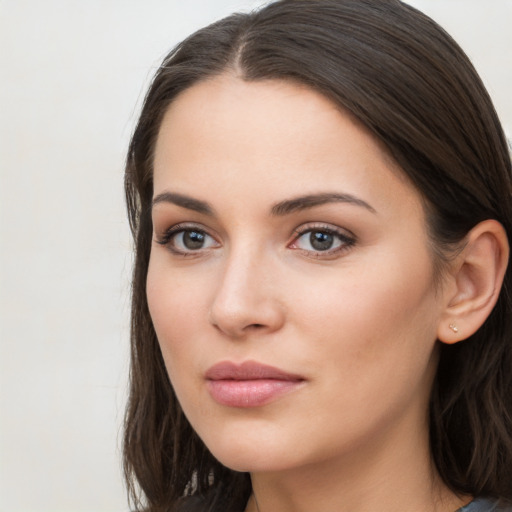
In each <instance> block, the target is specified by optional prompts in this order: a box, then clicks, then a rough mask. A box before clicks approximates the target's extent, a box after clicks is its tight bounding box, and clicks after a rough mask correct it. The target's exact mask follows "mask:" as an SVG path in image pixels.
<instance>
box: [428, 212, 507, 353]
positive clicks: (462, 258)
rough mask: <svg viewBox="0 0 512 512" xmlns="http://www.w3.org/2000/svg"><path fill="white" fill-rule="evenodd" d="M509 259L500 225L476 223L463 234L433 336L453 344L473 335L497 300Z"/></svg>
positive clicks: (495, 223)
mask: <svg viewBox="0 0 512 512" xmlns="http://www.w3.org/2000/svg"><path fill="white" fill-rule="evenodd" d="M508 258H509V244H508V240H507V234H506V232H505V229H504V228H503V226H502V225H501V224H500V223H499V222H498V221H496V220H485V221H483V222H480V223H479V224H477V225H476V226H475V227H474V228H473V229H472V230H471V231H470V232H469V233H468V235H467V237H466V242H465V246H464V248H463V250H462V251H461V253H460V254H459V255H458V256H457V258H456V259H455V261H454V265H453V267H452V268H451V271H450V279H451V280H452V283H453V284H454V286H451V287H450V292H449V295H448V296H445V297H444V300H445V301H446V307H445V310H444V312H443V315H442V316H441V319H440V323H439V327H438V333H437V337H438V339H439V340H440V341H442V342H443V343H449V344H452V343H457V342H458V341H462V340H465V339H466V338H468V337H469V336H471V335H472V334H474V333H475V332H476V331H477V330H478V329H479V328H480V327H481V326H482V324H483V323H484V322H485V320H486V319H487V317H488V316H489V315H490V313H491V311H492V310H493V308H494V306H495V305H496V302H497V300H498V297H499V294H500V290H501V286H502V283H503V278H504V276H505V271H506V269H507V264H508Z"/></svg>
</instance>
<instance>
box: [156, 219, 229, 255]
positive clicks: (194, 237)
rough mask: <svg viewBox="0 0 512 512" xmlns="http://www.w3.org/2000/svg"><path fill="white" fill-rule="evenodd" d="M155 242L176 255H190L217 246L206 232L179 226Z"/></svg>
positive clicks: (169, 230)
mask: <svg viewBox="0 0 512 512" xmlns="http://www.w3.org/2000/svg"><path fill="white" fill-rule="evenodd" d="M157 242H158V243H159V244H160V245H165V246H166V247H168V248H169V249H170V250H171V251H172V252H174V253H177V254H190V253H194V252H199V251H203V250H205V249H210V248H212V247H217V246H218V245H219V244H218V243H217V241H216V240H215V239H214V238H213V237H212V236H210V235H209V234H208V233H206V231H204V230H202V229H199V228H196V227H183V226H180V225H178V226H173V227H172V228H170V229H168V230H167V231H166V232H165V233H164V234H163V236H162V237H161V238H160V239H158V240H157Z"/></svg>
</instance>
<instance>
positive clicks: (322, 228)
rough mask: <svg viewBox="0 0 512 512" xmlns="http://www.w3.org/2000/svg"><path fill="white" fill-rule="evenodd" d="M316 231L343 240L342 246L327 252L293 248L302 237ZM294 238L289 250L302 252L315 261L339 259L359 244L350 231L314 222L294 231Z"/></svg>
mask: <svg viewBox="0 0 512 512" xmlns="http://www.w3.org/2000/svg"><path fill="white" fill-rule="evenodd" d="M314 231H318V232H324V233H328V234H331V235H334V236H336V237H338V239H339V240H341V242H342V243H341V245H340V246H338V247H335V248H334V249H327V250H325V251H320V250H314V249H312V250H308V249H302V248H300V247H293V244H295V243H296V242H297V241H298V240H299V239H300V238H301V237H302V236H304V235H305V234H307V233H311V232H314ZM293 233H294V238H293V240H292V241H291V242H290V243H289V244H288V247H289V248H292V249H294V250H297V251H301V252H302V253H304V254H305V255H306V256H309V257H313V258H315V259H322V258H323V259H334V258H336V257H339V256H341V255H342V253H345V252H346V251H348V250H350V248H351V247H352V246H354V245H355V244H356V242H357V237H356V236H355V235H354V233H352V232H351V231H349V230H348V229H345V228H341V227H339V226H335V225H332V224H326V223H322V222H312V223H307V224H302V225H301V226H299V227H298V228H296V229H294V231H293Z"/></svg>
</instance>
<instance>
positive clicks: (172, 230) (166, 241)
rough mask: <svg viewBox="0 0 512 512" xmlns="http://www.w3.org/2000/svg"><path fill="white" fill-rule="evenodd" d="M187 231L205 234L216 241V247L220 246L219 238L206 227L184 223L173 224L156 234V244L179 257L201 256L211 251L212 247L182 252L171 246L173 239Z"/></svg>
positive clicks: (194, 223) (193, 223)
mask: <svg viewBox="0 0 512 512" xmlns="http://www.w3.org/2000/svg"><path fill="white" fill-rule="evenodd" d="M186 231H197V232H200V233H204V234H205V235H206V236H208V237H209V238H211V239H212V240H214V241H215V243H216V246H217V247H218V246H220V243H219V242H218V240H217V237H216V236H214V235H212V234H211V233H210V230H209V229H207V228H206V227H204V226H202V225H201V224H198V223H196V222H182V223H178V224H173V225H172V226H170V227H169V228H167V229H165V230H164V231H163V232H162V233H160V234H157V233H156V232H155V242H156V243H157V244H159V245H162V246H164V247H166V248H167V249H168V250H169V251H171V252H172V253H173V254H176V255H179V256H199V255H200V254H203V253H205V252H206V251H208V250H210V249H211V248H212V247H206V248H204V249H203V248H200V249H197V250H192V249H190V250H181V249H178V248H176V247H174V246H173V245H172V244H171V241H172V239H173V238H174V237H175V236H176V235H178V234H179V233H182V232H186Z"/></svg>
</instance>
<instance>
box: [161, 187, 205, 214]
mask: <svg viewBox="0 0 512 512" xmlns="http://www.w3.org/2000/svg"><path fill="white" fill-rule="evenodd" d="M159 203H171V204H175V205H176V206H181V208H186V209H187V210H193V211H195V212H198V213H202V214H203V215H209V216H211V217H213V216H214V212H213V208H212V207H211V206H210V205H209V204H208V203H207V202H206V201H201V200H199V199H194V198H193V197H190V196H186V195H184V194H177V193H175V192H163V193H161V194H158V195H157V196H155V197H154V198H153V203H152V206H153V207H154V206H155V205H157V204H159Z"/></svg>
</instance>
